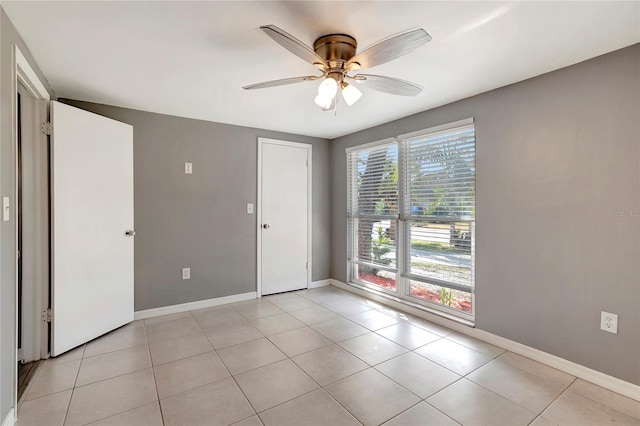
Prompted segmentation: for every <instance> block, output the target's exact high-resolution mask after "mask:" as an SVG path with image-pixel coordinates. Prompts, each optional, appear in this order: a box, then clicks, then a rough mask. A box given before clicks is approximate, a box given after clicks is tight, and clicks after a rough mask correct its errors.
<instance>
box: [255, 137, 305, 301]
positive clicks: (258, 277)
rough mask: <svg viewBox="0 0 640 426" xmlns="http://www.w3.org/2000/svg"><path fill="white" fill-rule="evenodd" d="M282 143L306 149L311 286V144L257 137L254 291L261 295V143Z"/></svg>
mask: <svg viewBox="0 0 640 426" xmlns="http://www.w3.org/2000/svg"><path fill="white" fill-rule="evenodd" d="M264 143H269V144H273V145H284V146H291V147H296V148H303V149H306V150H307V287H306V288H312V287H311V285H312V282H311V271H312V269H313V262H312V261H313V256H312V250H313V240H312V238H313V202H312V200H313V169H312V165H313V145H311V144H310V143H302V142H291V141H283V140H279V139H270V138H262V137H258V195H257V207H256V226H257V227H256V229H257V231H256V232H257V240H256V269H257V271H256V272H257V273H256V292H257V294H258V297H262V145H263V144H264Z"/></svg>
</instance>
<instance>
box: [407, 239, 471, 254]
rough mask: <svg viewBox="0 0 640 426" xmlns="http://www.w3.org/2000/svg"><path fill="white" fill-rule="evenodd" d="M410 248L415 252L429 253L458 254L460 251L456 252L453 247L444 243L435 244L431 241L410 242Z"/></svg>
mask: <svg viewBox="0 0 640 426" xmlns="http://www.w3.org/2000/svg"><path fill="white" fill-rule="evenodd" d="M411 248H412V249H415V250H430V251H439V252H442V253H458V252H459V251H460V250H457V249H456V248H455V247H452V246H451V245H449V244H446V243H437V242H431V241H418V240H412V241H411Z"/></svg>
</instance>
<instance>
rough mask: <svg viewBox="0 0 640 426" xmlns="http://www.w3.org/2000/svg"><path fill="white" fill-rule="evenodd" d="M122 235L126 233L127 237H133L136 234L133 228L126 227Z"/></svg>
mask: <svg viewBox="0 0 640 426" xmlns="http://www.w3.org/2000/svg"><path fill="white" fill-rule="evenodd" d="M124 235H126V236H127V237H135V236H136V231H134V230H133V229H128V230H127V231H126V232H125V233H124Z"/></svg>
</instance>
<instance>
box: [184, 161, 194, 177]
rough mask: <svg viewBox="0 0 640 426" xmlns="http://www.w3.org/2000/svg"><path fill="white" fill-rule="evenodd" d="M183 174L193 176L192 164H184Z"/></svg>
mask: <svg viewBox="0 0 640 426" xmlns="http://www.w3.org/2000/svg"><path fill="white" fill-rule="evenodd" d="M184 174H185V175H192V174H193V163H184Z"/></svg>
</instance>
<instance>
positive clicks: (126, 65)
mask: <svg viewBox="0 0 640 426" xmlns="http://www.w3.org/2000/svg"><path fill="white" fill-rule="evenodd" d="M2 5H3V7H4V9H5V11H6V12H7V14H8V16H9V18H10V19H11V21H12V22H13V24H14V25H15V27H16V28H17V30H18V32H19V33H20V34H21V35H22V37H23V39H24V40H25V42H26V43H27V45H28V46H29V48H30V50H31V52H32V54H33V56H34V57H35V60H36V61H37V63H38V65H39V66H40V68H41V69H42V71H43V73H44V74H45V75H46V77H47V79H48V80H49V83H50V84H51V85H52V87H53V89H54V90H55V92H56V95H57V96H58V97H65V98H73V99H80V100H86V101H92V102H97V103H104V104H111V105H117V106H123V107H128V108H135V109H140V110H145V111H152V112H158V113H164V114H171V115H177V116H182V117H190V118H197V119H202V120H209V121H217V122H223V123H231V124H237V125H243V126H251V127H259V128H264V129H272V130H280V131H285V132H291V133H299V134H304V135H310V136H319V137H325V138H335V137H338V136H341V135H345V134H348V133H352V132H355V131H358V130H361V129H365V128H368V127H371V126H374V125H377V124H381V123H384V122H387V121H391V120H394V119H397V118H400V117H404V116H407V115H410V114H413V113H416V112H420V111H424V110H427V109H430V108H434V107H436V106H439V105H443V104H447V103H450V102H452V101H456V100H458V99H462V98H466V97H469V96H472V95H474V94H478V93H481V92H485V91H487V90H491V89H494V88H497V87H501V86H505V85H507V84H511V83H515V82H517V81H521V80H524V79H527V78H530V77H533V76H536V75H539V74H542V73H545V72H549V71H552V70H555V69H558V68H561V67H565V66H568V65H571V64H574V63H577V62H580V61H583V60H586V59H589V58H592V57H595V56H598V55H601V54H604V53H607V52H610V51H613V50H616V49H620V48H622V47H625V46H628V45H631V44H634V43H637V42H639V41H640V3H639V2H637V1H632V2H611V1H602V2H391V1H387V2H373V1H361V2H331V1H324V2H306V1H300V2H286V1H282V2H262V1H256V2H241V1H240V2H238V1H236V2H185V1H174V2H137V1H113V2H90V1H79V2H54V1H46V2H18V1H4V2H3V3H2ZM264 24H274V25H277V26H279V27H281V28H282V29H284V30H285V31H288V32H289V33H291V34H293V35H295V36H296V37H298V38H299V39H300V40H302V41H304V42H306V43H308V44H310V45H311V44H313V41H314V40H315V39H316V38H317V37H319V36H321V35H323V34H327V33H334V32H341V33H347V34H350V35H352V36H354V37H355V38H356V39H357V40H358V43H359V46H360V48H359V49H358V51H361V50H362V49H363V48H365V47H366V46H368V45H370V44H372V43H374V42H376V41H378V40H379V39H381V38H385V37H387V36H389V35H392V34H395V33H398V32H400V31H403V30H405V29H409V28H412V27H422V28H424V29H426V30H427V31H428V32H429V33H430V34H431V36H432V37H433V40H432V41H431V42H430V43H428V44H427V45H425V46H423V47H421V48H419V49H418V50H415V51H414V52H412V53H410V54H409V55H407V56H404V57H402V58H399V59H396V60H395V61H392V62H389V63H387V64H384V65H381V66H378V67H375V68H371V69H370V73H372V74H382V75H389V76H393V77H397V78H401V79H404V80H409V81H412V82H415V83H417V84H420V85H421V86H423V87H424V91H423V92H422V94H420V95H419V96H417V97H415V98H407V97H402V96H392V95H388V94H384V93H378V92H372V91H367V92H366V93H365V95H364V96H363V97H362V99H361V100H360V101H359V102H358V103H357V104H355V105H354V106H352V107H347V106H346V105H345V104H344V103H341V104H340V105H339V108H338V112H337V115H334V114H333V113H332V112H322V111H321V110H320V109H319V108H318V107H317V106H316V105H315V104H314V103H313V98H314V96H315V94H316V90H317V86H318V83H317V82H305V83H300V84H296V85H291V86H281V87H275V88H270V89H262V90H254V91H244V90H242V89H241V87H242V86H244V85H247V84H250V83H256V82H260V81H264V80H272V79H279V78H285V77H292V76H300V75H308V74H314V73H315V72H316V70H315V68H314V67H313V66H312V65H309V64H306V63H305V62H303V61H302V60H300V59H299V58H297V57H295V56H294V55H292V54H291V53H289V52H287V51H286V50H284V49H283V48H282V47H280V46H279V45H277V44H276V43H274V42H273V41H272V40H271V39H270V38H269V37H267V36H266V35H265V34H263V33H262V32H261V31H260V30H259V29H258V27H259V26H260V25H264ZM368 71H369V70H368ZM363 91H364V89H363Z"/></svg>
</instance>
